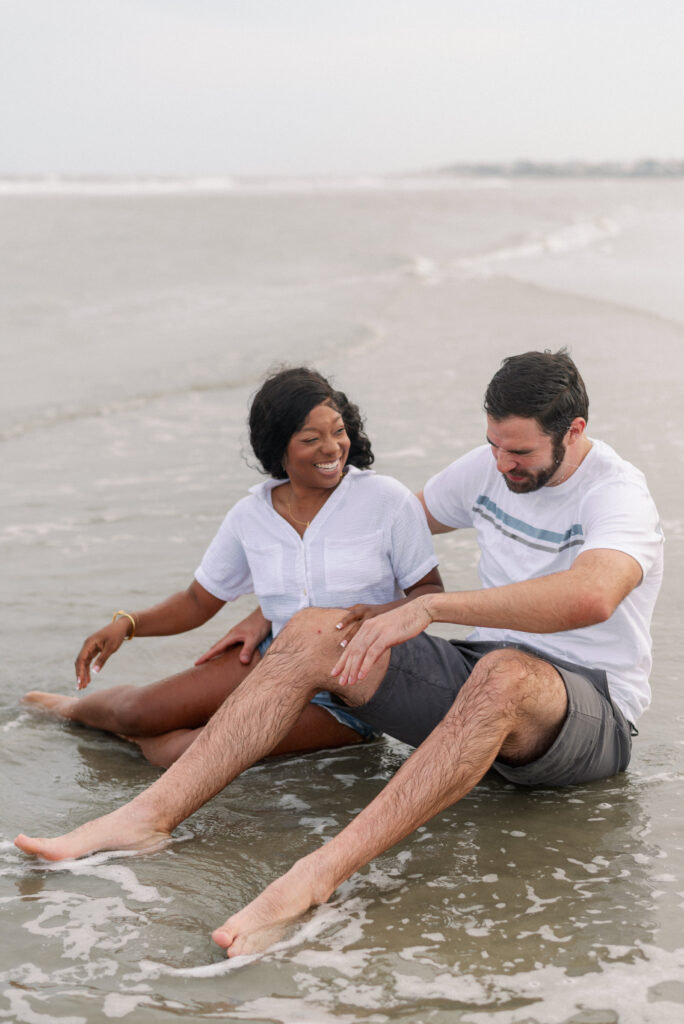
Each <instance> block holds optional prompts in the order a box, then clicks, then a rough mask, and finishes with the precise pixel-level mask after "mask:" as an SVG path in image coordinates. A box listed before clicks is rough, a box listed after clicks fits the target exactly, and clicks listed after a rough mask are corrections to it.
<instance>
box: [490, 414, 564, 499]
mask: <svg viewBox="0 0 684 1024" xmlns="http://www.w3.org/2000/svg"><path fill="white" fill-rule="evenodd" d="M566 436H567V435H566ZM487 443H488V444H489V446H490V448H491V450H492V455H493V456H494V458H495V459H496V468H497V469H498V470H499V472H500V473H501V474H502V476H503V478H504V480H505V481H506V486H507V487H508V489H509V491H514V492H515V493H516V494H527V493H529V492H530V491H538V490H539V488H540V487H546V486H547V485H549V486H553V484H554V483H555V482H556V481H554V477H558V478H559V480H558V482H560V479H562V472H559V470H560V467H561V465H562V463H563V460H564V458H565V452H566V445H565V444H564V443H563V441H562V440H561V441H555V442H554V440H553V438H551V437H549V435H548V434H545V433H544V432H543V431H542V429H541V427H540V426H539V424H538V423H537V421H536V420H535V419H531V418H528V417H526V416H508V417H507V418H506V419H505V420H494V419H492V418H491V416H488V417H487Z"/></svg>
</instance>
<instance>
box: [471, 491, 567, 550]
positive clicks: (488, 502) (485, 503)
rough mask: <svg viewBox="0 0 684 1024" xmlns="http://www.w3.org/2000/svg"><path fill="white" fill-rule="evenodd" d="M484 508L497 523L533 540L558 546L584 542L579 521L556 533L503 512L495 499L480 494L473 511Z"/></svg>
mask: <svg viewBox="0 0 684 1024" xmlns="http://www.w3.org/2000/svg"><path fill="white" fill-rule="evenodd" d="M484 510H486V511H487V512H489V513H490V515H491V516H493V517H494V519H495V520H497V521H498V523H499V524H502V525H504V526H507V527H509V529H512V530H517V531H518V533H523V534H525V535H526V536H528V537H533V538H534V539H535V540H541V541H546V542H547V543H549V544H555V545H558V547H559V548H561V547H569V546H574V545H575V544H582V543H584V531H583V529H582V524H581V523H573V525H572V526H571V527H569V529H567V530H566V531H565V532H564V533H556V532H555V531H554V530H542V529H540V528H539V527H537V526H532V524H531V523H526V522H525V521H524V520H522V519H517V518H516V517H515V516H511V515H509V514H508V512H504V510H503V509H501V508H499V506H498V505H497V504H496V502H495V501H492V499H491V498H488V497H487V495H486V494H480V495H479V496H478V498H477V499H476V501H475V504H474V505H473V511H474V512H479V513H480V514H481V515H484ZM484 517H485V518H486V519H489V518H490V516H487V515H484ZM509 536H511V534H509ZM521 539H522V538H521Z"/></svg>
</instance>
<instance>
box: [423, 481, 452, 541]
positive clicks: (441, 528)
mask: <svg viewBox="0 0 684 1024" xmlns="http://www.w3.org/2000/svg"><path fill="white" fill-rule="evenodd" d="M416 498H418V501H419V502H420V503H421V505H422V506H423V512H424V513H425V518H426V519H427V524H428V526H429V527H430V533H433V534H434V533H449V532H450V531H451V530H455V529H456V527H455V526H445V525H444V523H440V521H439V519H435V517H434V516H433V515H432V513H431V512H430V509H429V508H428V507H427V505H426V504H425V496H424V494H423V492H422V491H419V492H418V494H416Z"/></svg>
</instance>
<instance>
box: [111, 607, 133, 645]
mask: <svg viewBox="0 0 684 1024" xmlns="http://www.w3.org/2000/svg"><path fill="white" fill-rule="evenodd" d="M121 615H123V616H124V618H126V619H128V620H129V621H130V623H131V625H132V626H133V632H132V633H131V635H130V636H128V634H126V636H125V637H124V640H132V639H133V637H134V636H135V630H136V622H135V619H134V618H133V616H132V615H131V614H130V612H125V611H122V610H121V611H118V612H114V614H113V615H112V622H116V620H117V619H118V618H119V616H121Z"/></svg>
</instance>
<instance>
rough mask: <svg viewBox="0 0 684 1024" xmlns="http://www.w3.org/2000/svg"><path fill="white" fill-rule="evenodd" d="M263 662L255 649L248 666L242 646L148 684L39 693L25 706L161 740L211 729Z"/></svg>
mask: <svg viewBox="0 0 684 1024" xmlns="http://www.w3.org/2000/svg"><path fill="white" fill-rule="evenodd" d="M259 661H261V655H260V654H259V653H258V651H255V653H254V655H253V657H252V660H251V662H250V663H249V664H248V665H243V664H242V662H241V661H240V658H239V648H237V647H233V648H230V649H229V650H228V651H226V653H225V654H221V655H219V656H218V657H217V658H213V659H212V660H211V661H207V662H204V664H202V665H194V666H193V667H192V668H189V669H186V670H185V671H184V672H179V673H177V674H176V675H173V676H169V677H168V678H167V679H162V680H161V681H160V682H158V683H151V684H149V685H148V686H130V685H127V686H112V687H110V688H109V689H107V690H94V691H92V692H91V693H87V694H85V696H83V697H67V696H60V695H58V694H53V693H43V692H41V691H40V690H34V691H32V692H31V693H27V694H26V696H25V697H24V702H25V703H26V704H31V705H33V706H34V707H41V708H43V709H44V710H45V711H50V712H52V713H53V714H55V715H58V716H59V717H60V718H66V719H67V720H68V721H70V722H77V723H78V724H79V725H86V726H89V727H90V728H91V729H102V730H104V731H105V732H113V733H114V734H115V735H117V736H125V737H126V738H129V739H138V738H141V737H149V736H159V735H160V734H162V733H168V732H172V731H173V730H176V729H196V728H199V727H200V726H202V725H205V724H206V723H207V722H208V721H209V719H210V718H211V716H212V715H213V714H214V712H215V711H216V709H217V708H219V707H220V706H221V704H222V703H223V701H224V700H225V699H226V697H227V696H228V695H229V694H230V693H232V692H233V690H234V689H235V688H236V687H237V686H239V685H240V683H241V682H242V680H243V679H245V678H246V676H247V675H248V674H249V673H250V671H251V670H252V669H253V668H254V667H255V665H257V664H258V663H259Z"/></svg>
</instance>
